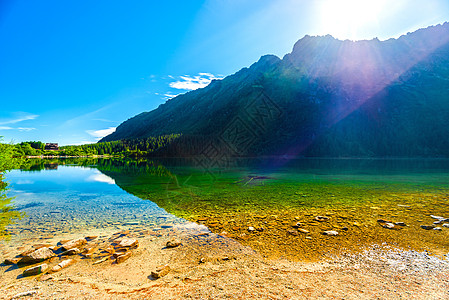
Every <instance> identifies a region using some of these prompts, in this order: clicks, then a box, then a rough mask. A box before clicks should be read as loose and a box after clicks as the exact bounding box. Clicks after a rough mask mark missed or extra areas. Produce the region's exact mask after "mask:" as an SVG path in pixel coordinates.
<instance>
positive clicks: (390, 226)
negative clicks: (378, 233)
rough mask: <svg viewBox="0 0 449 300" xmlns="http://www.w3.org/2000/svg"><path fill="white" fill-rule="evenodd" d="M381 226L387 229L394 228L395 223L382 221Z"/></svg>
mask: <svg viewBox="0 0 449 300" xmlns="http://www.w3.org/2000/svg"><path fill="white" fill-rule="evenodd" d="M381 226H382V227H383V228H387V229H394V224H393V223H390V222H386V223H382V224H381Z"/></svg>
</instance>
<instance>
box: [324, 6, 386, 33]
mask: <svg viewBox="0 0 449 300" xmlns="http://www.w3.org/2000/svg"><path fill="white" fill-rule="evenodd" d="M385 5H386V0H326V1H323V3H322V6H321V7H320V18H321V24H322V25H321V26H322V29H321V31H322V33H323V34H330V35H332V36H333V37H335V38H339V39H350V40H356V39H360V38H363V36H364V33H365V32H366V31H367V29H369V28H371V27H373V26H377V25H378V21H379V18H380V17H381V14H382V11H383V10H384V9H385Z"/></svg>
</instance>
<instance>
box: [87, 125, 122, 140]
mask: <svg viewBox="0 0 449 300" xmlns="http://www.w3.org/2000/svg"><path fill="white" fill-rule="evenodd" d="M115 129H116V127H109V128H107V129H100V130H86V132H87V133H88V134H90V135H91V136H93V137H95V138H96V139H97V140H99V139H101V138H103V137H105V136H107V135H109V134H111V133H113V132H114V131H115Z"/></svg>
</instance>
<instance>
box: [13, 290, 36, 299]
mask: <svg viewBox="0 0 449 300" xmlns="http://www.w3.org/2000/svg"><path fill="white" fill-rule="evenodd" d="M34 294H37V290H30V291H26V292H22V293H18V294H17V295H15V296H14V297H12V298H11V299H19V298H22V297H28V296H33V295H34Z"/></svg>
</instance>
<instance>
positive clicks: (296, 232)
mask: <svg viewBox="0 0 449 300" xmlns="http://www.w3.org/2000/svg"><path fill="white" fill-rule="evenodd" d="M287 234H289V235H293V236H297V235H299V233H298V231H296V230H287Z"/></svg>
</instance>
